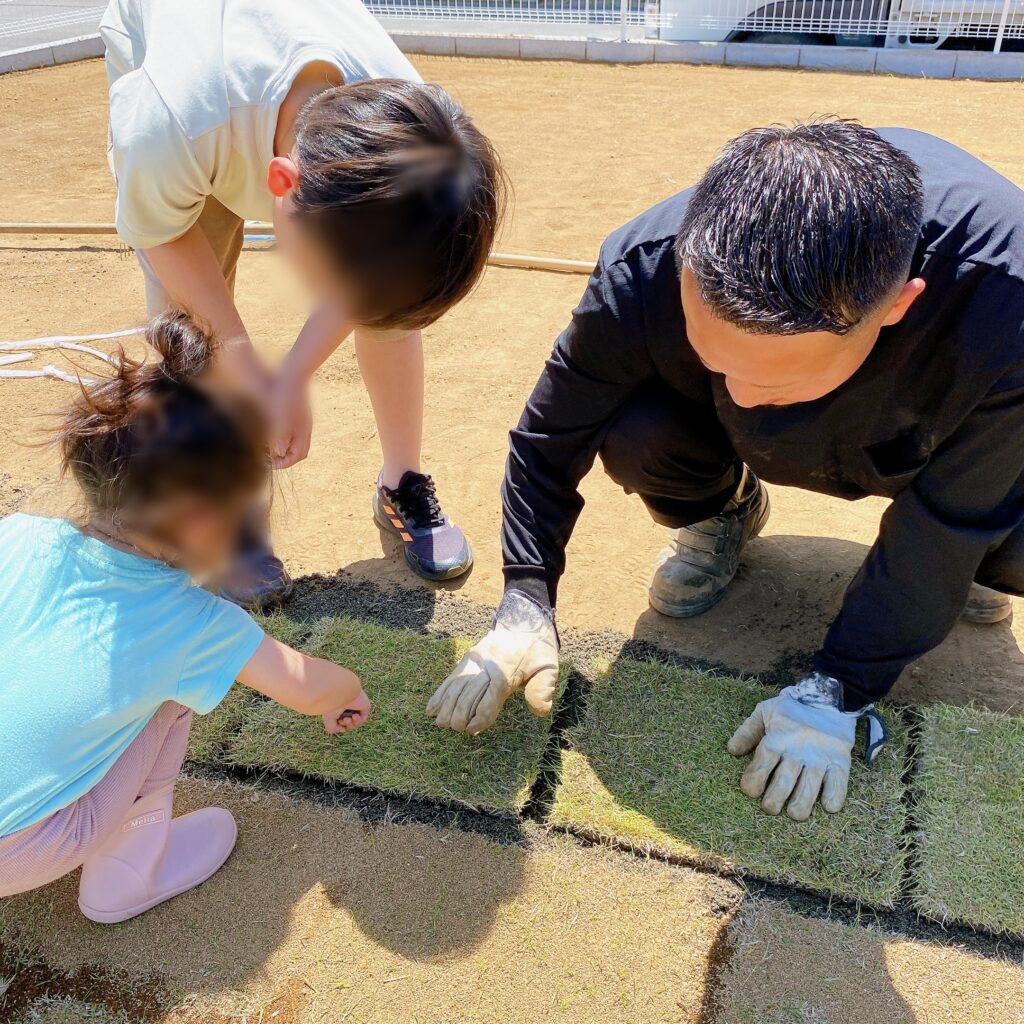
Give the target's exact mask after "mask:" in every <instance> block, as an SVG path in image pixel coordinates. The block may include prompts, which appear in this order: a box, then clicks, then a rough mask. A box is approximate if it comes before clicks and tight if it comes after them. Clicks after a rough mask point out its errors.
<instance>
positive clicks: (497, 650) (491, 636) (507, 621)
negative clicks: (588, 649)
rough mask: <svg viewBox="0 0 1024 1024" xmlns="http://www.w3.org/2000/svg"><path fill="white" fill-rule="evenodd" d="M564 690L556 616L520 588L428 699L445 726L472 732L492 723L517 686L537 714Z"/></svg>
mask: <svg viewBox="0 0 1024 1024" xmlns="http://www.w3.org/2000/svg"><path fill="white" fill-rule="evenodd" d="M557 689H558V633H557V632H556V630H555V621H554V616H553V615H552V613H551V612H550V611H548V610H547V609H546V608H542V607H541V606H540V605H539V604H537V603H536V602H535V601H532V600H531V599H530V598H529V597H527V596H526V595H525V594H523V593H521V592H520V591H518V590H510V591H508V593H506V594H505V596H504V598H502V602H501V604H500V605H499V607H498V611H497V614H496V615H495V616H494V626H493V628H492V629H491V631H490V632H489V633H488V634H487V635H486V636H485V637H484V638H483V639H482V640H481V641H480V642H479V643H478V644H477V645H476V646H475V647H472V648H471V649H470V650H469V651H467V652H466V655H465V657H463V659H462V661H460V662H459V664H458V665H457V666H456V668H455V671H454V672H452V674H451V675H450V676H448V678H447V679H446V680H445V681H444V682H443V683H442V684H441V685H440V686H439V687H438V688H437V691H436V692H435V693H434V696H433V697H431V698H430V702H429V703H428V704H427V714H428V715H430V716H431V717H432V718H433V719H434V720H435V722H436V724H437V725H439V726H440V727H441V728H442V729H454V730H455V731H456V732H468V733H469V734H470V735H471V736H475V735H476V734H477V733H480V732H483V731H484V729H488V728H490V727H491V726H492V725H494V723H495V722H496V721H497V719H498V715H499V714H500V713H501V709H502V707H503V706H504V704H505V701H507V700H508V698H509V697H510V696H512V694H513V693H514V692H515V691H516V690H524V694H525V697H526V703H527V704H528V705H529V707H530V710H531V711H532V712H533V713H534V714H535V715H546V714H548V712H550V711H551V703H552V701H553V700H554V699H555V691H556V690H557Z"/></svg>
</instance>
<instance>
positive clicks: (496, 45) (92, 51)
mask: <svg viewBox="0 0 1024 1024" xmlns="http://www.w3.org/2000/svg"><path fill="white" fill-rule="evenodd" d="M392 37H393V38H394V40H395V42H396V43H397V44H398V46H399V47H400V48H401V49H402V50H403V51H404V52H405V53H422V54H429V55H432V56H462V57H499V58H505V59H527V60H577V61H590V62H600V63H611V64H649V63H652V62H653V63H656V64H722V65H729V66H737V67H779V68H802V69H805V70H808V71H812V70H813V71H849V72H861V73H864V72H867V73H878V74H889V75H909V76H913V77H915V78H975V79H988V80H991V81H1019V80H1022V79H1024V53H973V52H970V51H967V50H964V51H956V50H896V49H892V50H889V49H884V48H879V49H872V48H869V47H859V46H851V47H844V46H789V45H782V44H780V45H773V44H766V43H690V42H669V41H667V40H649V39H643V40H627V41H626V42H619V41H618V40H611V39H585V38H579V37H570V36H551V37H538V36H533V37H523V38H519V37H517V36H508V35H504V36H502V35H473V34H469V33H467V34H462V33H458V34H456V33H432V32H392ZM102 56H103V41H102V40H101V39H100V37H99V35H88V36H77V37H75V38H74V39H62V40H60V41H59V42H56V43H46V44H42V45H39V46H28V47H25V48H23V49H20V50H8V51H7V52H6V53H0V74H4V73H6V72H8V71H28V70H30V69H32V68H45V67H52V66H53V65H55V64H70V63H72V62H74V61H79V60H89V59H91V58H94V57H102Z"/></svg>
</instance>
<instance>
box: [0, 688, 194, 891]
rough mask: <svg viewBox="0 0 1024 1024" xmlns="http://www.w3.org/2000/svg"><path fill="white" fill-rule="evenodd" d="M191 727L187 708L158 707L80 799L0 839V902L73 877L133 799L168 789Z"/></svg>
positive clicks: (118, 823)
mask: <svg viewBox="0 0 1024 1024" xmlns="http://www.w3.org/2000/svg"><path fill="white" fill-rule="evenodd" d="M191 725H192V712H191V711H190V710H189V709H188V708H185V707H182V705H180V704H175V703H173V702H171V701H168V702H167V703H166V704H161V705H160V709H159V710H158V711H157V713H156V714H155V715H154V716H153V717H152V718H151V719H150V720H149V721H148V722H147V723H146V726H145V728H144V729H143V730H142V732H140V733H139V735H138V736H136V737H135V739H134V740H132V742H131V744H130V745H129V746H128V749H127V750H125V752H124V753H123V754H122V755H121V756H120V757H119V758H118V759H117V760H116V761H115V762H114V764H113V767H111V769H110V771H108V772H107V774H106V775H104V776H103V778H102V779H100V781H99V782H97V783H96V785H95V786H93V788H92V789H90V790H89V792H88V793H86V794H85V796H82V797H79V799H77V800H76V801H75V802H74V803H73V804H69V805H68V806H67V807H64V808H62V809H61V810H59V811H57V812H55V813H54V814H51V815H50V816H49V817H48V818H44V819H43V820H42V821H37V822H36V823H35V824H34V825H29V826H28V827H27V828H23V829H19V830H18V831H17V832H13V833H11V835H9V836H3V837H0V896H13V895H15V894H16V893H19V892H28V890H29V889H35V888H36V887H37V886H40V885H46V884H47V883H48V882H52V881H55V880H56V879H58V878H61V877H63V876H64V875H66V874H68V872H70V871H74V870H75V868H77V867H79V866H80V865H81V864H82V862H83V861H84V860H85V859H86V858H87V857H88V856H89V854H90V852H91V851H93V850H95V849H97V848H98V847H99V846H101V845H102V844H103V843H104V842H105V841H106V839H107V838H108V837H109V836H110V835H112V834H113V832H114V831H115V829H117V828H119V827H120V826H121V824H122V823H123V822H124V820H125V819H126V818H127V817H128V810H129V808H130V807H131V806H132V804H134V803H135V801H136V800H138V799H139V797H143V796H148V795H149V794H150V793H154V792H156V791H157V790H158V789H164V788H166V787H167V786H172V785H174V781H175V779H177V777H178V773H179V771H181V763H182V761H184V760H185V748H186V746H187V745H188V731H189V728H190V727H191Z"/></svg>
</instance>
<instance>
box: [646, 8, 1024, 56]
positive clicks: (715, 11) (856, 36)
mask: <svg viewBox="0 0 1024 1024" xmlns="http://www.w3.org/2000/svg"><path fill="white" fill-rule="evenodd" d="M660 23H661V26H662V28H661V37H662V38H663V39H691V40H700V41H710V42H726V41H733V40H735V41H742V42H757V43H801V44H803V43H818V44H833V45H839V46H902V47H914V46H919V47H925V48H931V49H934V48H937V47H940V46H943V47H954V46H955V47H959V48H969V49H992V48H993V44H994V43H995V41H996V39H997V38H998V40H999V43H1000V46H1001V48H1002V49H1020V47H1021V37H1022V36H1024V0H777V2H773V3H764V0H661V10H660Z"/></svg>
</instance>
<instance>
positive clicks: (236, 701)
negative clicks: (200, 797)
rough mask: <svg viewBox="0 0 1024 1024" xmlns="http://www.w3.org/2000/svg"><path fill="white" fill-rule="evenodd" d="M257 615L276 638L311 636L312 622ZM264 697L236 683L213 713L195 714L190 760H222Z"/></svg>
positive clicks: (294, 643)
mask: <svg viewBox="0 0 1024 1024" xmlns="http://www.w3.org/2000/svg"><path fill="white" fill-rule="evenodd" d="M253 618H255V619H256V621H257V622H258V623H259V624H260V625H261V626H262V627H263V629H264V630H265V631H266V632H267V633H269V634H270V635H271V636H272V637H274V638H275V639H277V640H280V641H281V642H282V643H285V644H288V645H289V646H290V647H301V646H302V645H303V643H304V642H305V641H306V640H307V639H308V638H309V635H310V627H309V626H308V625H306V624H305V623H301V622H296V621H295V620H293V619H289V618H287V617H286V616H285V615H282V614H281V613H280V612H275V613H274V614H273V615H254V616H253ZM262 700H263V698H262V697H261V696H260V695H259V694H257V693H255V692H253V691H252V690H250V689H249V688H248V687H245V686H242V685H241V684H239V683H235V685H234V686H232V687H231V689H230V690H228V692H227V696H225V698H224V699H223V700H222V701H221V702H220V703H219V704H218V705H217V706H216V707H215V708H214V709H213V710H212V711H211V712H210V713H209V714H207V715H194V716H193V718H192V730H191V732H190V733H189V738H188V753H187V754H186V755H185V756H186V757H187V758H188V760H189V761H196V762H198V763H203V764H213V763H216V762H218V761H222V760H223V759H224V752H225V750H226V749H227V746H228V742H229V740H230V739H231V737H232V736H233V735H234V734H235V733H236V732H238V730H239V729H240V728H241V726H242V723H243V722H244V721H245V718H246V716H247V715H248V713H249V711H250V710H251V709H252V708H253V707H254V706H255V705H256V704H258V703H259V702H261V701H262Z"/></svg>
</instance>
